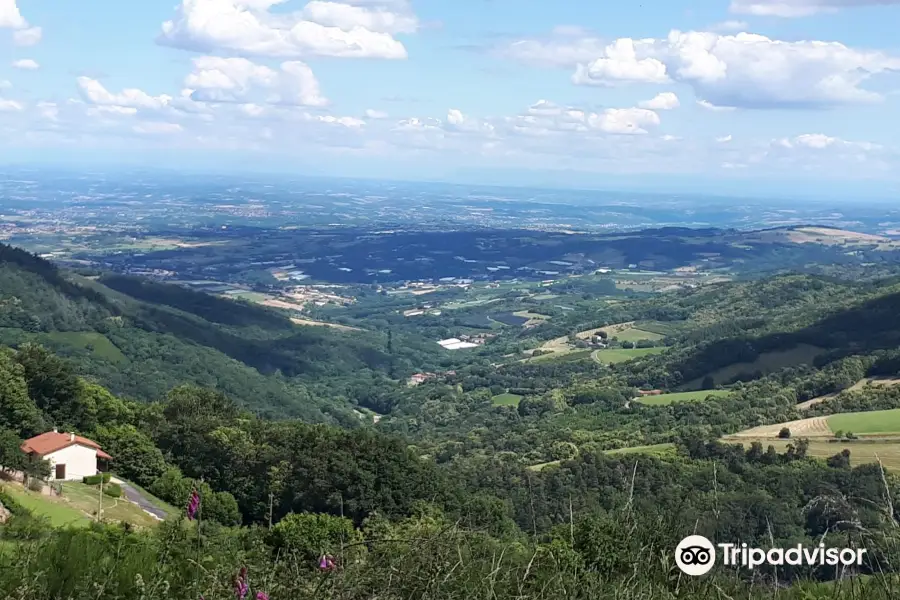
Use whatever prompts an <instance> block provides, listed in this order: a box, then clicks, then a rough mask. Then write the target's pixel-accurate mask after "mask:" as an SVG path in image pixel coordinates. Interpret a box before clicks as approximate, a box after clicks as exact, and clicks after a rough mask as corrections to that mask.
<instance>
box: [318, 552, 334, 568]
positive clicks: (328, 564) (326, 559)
mask: <svg viewBox="0 0 900 600" xmlns="http://www.w3.org/2000/svg"><path fill="white" fill-rule="evenodd" d="M319 568H320V569H322V570H323V571H331V570H333V569H334V559H333V558H331V556H329V555H328V554H323V555H322V558H321V559H320V560H319Z"/></svg>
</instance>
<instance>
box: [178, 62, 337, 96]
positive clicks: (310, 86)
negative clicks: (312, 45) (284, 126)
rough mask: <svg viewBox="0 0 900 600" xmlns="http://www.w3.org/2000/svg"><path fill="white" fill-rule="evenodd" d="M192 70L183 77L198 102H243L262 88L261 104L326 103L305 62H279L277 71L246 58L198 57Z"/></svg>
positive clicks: (316, 81)
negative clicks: (279, 66) (265, 93)
mask: <svg viewBox="0 0 900 600" xmlns="http://www.w3.org/2000/svg"><path fill="white" fill-rule="evenodd" d="M193 62H194V70H193V71H192V72H191V73H190V74H189V75H188V76H187V77H186V78H185V80H184V85H185V87H186V88H188V89H190V90H191V95H190V97H191V98H192V99H193V100H196V101H200V102H238V101H246V100H248V99H249V98H250V97H252V96H255V95H258V94H257V92H259V91H261V90H265V91H267V92H268V96H267V97H266V100H265V102H264V103H268V102H271V103H281V104H291V105H299V106H325V105H326V104H328V100H327V99H326V98H325V97H323V96H322V93H321V90H320V89H319V82H318V80H317V79H316V77H315V75H314V74H313V72H312V69H310V68H309V66H308V65H307V64H306V63H303V62H300V61H289V62H284V63H281V70H280V71H276V70H274V69H271V68H269V67H267V66H264V65H258V64H256V63H253V62H251V61H249V60H247V59H246V58H221V57H218V56H201V57H199V58H195V59H194V61H193Z"/></svg>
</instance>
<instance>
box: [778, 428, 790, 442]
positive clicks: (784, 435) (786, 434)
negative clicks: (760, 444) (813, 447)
mask: <svg viewBox="0 0 900 600" xmlns="http://www.w3.org/2000/svg"><path fill="white" fill-rule="evenodd" d="M778 437H779V438H781V439H783V440H786V439H788V438H790V437H791V430H790V429H788V428H787V427H782V428H781V431H779V432H778Z"/></svg>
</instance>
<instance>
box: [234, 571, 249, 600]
mask: <svg viewBox="0 0 900 600" xmlns="http://www.w3.org/2000/svg"><path fill="white" fill-rule="evenodd" d="M248 591H250V582H249V581H248V580H247V567H241V572H240V573H238V576H237V577H235V578H234V595H235V596H236V597H237V599H238V600H244V598H245V597H246V596H247V592H248Z"/></svg>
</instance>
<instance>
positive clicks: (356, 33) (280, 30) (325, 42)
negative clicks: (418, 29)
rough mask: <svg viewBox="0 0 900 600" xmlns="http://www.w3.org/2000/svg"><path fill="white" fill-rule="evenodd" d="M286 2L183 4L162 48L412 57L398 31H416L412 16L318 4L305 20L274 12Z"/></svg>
mask: <svg viewBox="0 0 900 600" xmlns="http://www.w3.org/2000/svg"><path fill="white" fill-rule="evenodd" d="M283 1H284V0H182V1H181V4H180V5H179V6H178V7H177V14H176V16H175V18H174V19H172V20H170V21H166V22H165V23H163V25H162V34H161V35H160V37H159V42H160V43H163V44H166V45H170V46H174V47H178V48H184V49H187V50H195V51H201V52H208V51H212V50H224V51H228V52H230V53H236V54H241V55H247V56H269V57H278V58H301V57H305V56H333V57H342V58H384V59H403V58H406V56H407V54H406V48H405V47H404V46H403V44H402V43H400V42H399V41H398V40H396V39H394V37H393V34H392V31H401V30H402V31H408V30H410V29H412V28H413V27H414V23H415V17H414V16H412V15H410V14H408V13H393V12H390V11H388V10H387V9H375V8H363V7H359V6H350V5H347V4H342V3H334V2H315V0H314V2H312V3H310V4H311V5H312V6H311V7H310V6H309V5H307V8H308V10H307V9H304V11H303V12H301V13H299V14H296V13H294V14H283V13H279V14H273V13H270V12H269V11H268V9H269V8H270V7H271V6H272V5H274V4H281V3H282V2H283ZM311 18H315V19H319V20H321V21H325V22H326V23H322V22H317V21H314V20H311ZM370 27H371V28H370Z"/></svg>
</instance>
